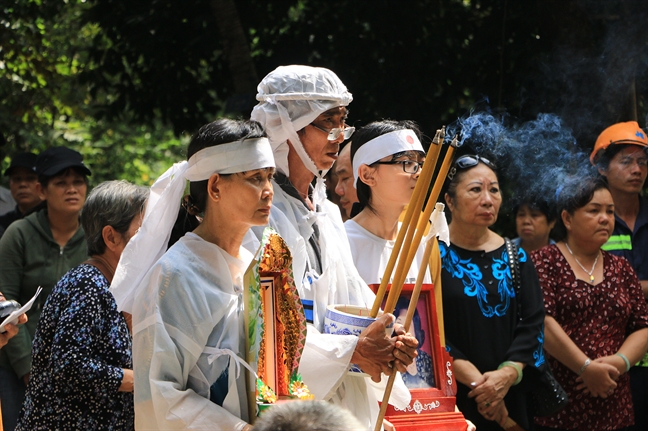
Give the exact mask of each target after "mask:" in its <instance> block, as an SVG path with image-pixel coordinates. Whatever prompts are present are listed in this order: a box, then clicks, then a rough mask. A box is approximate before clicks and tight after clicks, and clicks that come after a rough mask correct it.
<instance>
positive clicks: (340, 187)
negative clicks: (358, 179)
mask: <svg viewBox="0 0 648 431" xmlns="http://www.w3.org/2000/svg"><path fill="white" fill-rule="evenodd" d="M333 170H334V171H335V174H336V175H337V183H336V184H335V194H337V195H338V196H339V197H340V206H342V208H344V211H345V212H346V215H347V217H351V208H352V207H353V204H354V203H355V202H358V194H357V191H356V189H355V186H354V184H353V166H352V165H351V145H350V144H347V146H346V147H345V148H344V149H343V150H342V152H341V153H340V156H339V157H338V159H337V162H335V166H334V168H333Z"/></svg>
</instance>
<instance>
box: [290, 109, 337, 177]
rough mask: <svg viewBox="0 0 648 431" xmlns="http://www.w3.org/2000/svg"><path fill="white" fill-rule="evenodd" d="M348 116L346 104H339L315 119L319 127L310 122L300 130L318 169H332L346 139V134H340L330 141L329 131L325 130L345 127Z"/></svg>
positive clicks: (300, 137)
mask: <svg viewBox="0 0 648 431" xmlns="http://www.w3.org/2000/svg"><path fill="white" fill-rule="evenodd" d="M346 118H347V109H346V108H345V107H344V106H339V107H337V108H333V109H329V110H328V111H326V112H324V113H323V114H320V115H319V116H318V117H317V118H316V119H315V120H313V124H315V125H316V126H317V127H313V126H312V125H310V124H309V125H308V126H306V127H304V128H303V129H302V130H300V131H299V132H298V135H299V139H300V140H301V142H302V145H303V146H304V149H305V150H306V153H308V155H309V156H310V158H311V159H312V160H313V162H314V163H315V166H317V169H320V170H328V169H331V166H333V163H334V162H335V161H336V160H337V158H338V151H339V150H340V144H341V143H342V141H343V140H344V135H343V134H340V136H338V138H337V139H336V140H334V141H329V140H328V132H325V131H324V130H331V129H334V128H337V127H345V126H346V123H345V121H346ZM318 127H319V128H318ZM320 129H324V130H320Z"/></svg>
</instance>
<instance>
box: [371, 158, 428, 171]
mask: <svg viewBox="0 0 648 431" xmlns="http://www.w3.org/2000/svg"><path fill="white" fill-rule="evenodd" d="M399 163H400V164H401V166H402V167H403V172H405V173H406V174H415V173H417V172H418V171H419V169H421V167H422V166H423V163H419V162H415V161H414V160H390V161H389V162H375V163H372V164H373V165H396V164H399Z"/></svg>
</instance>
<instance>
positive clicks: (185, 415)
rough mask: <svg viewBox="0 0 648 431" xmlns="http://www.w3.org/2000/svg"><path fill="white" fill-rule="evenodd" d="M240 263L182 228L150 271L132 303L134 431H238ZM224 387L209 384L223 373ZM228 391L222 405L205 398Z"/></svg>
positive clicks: (243, 411)
mask: <svg viewBox="0 0 648 431" xmlns="http://www.w3.org/2000/svg"><path fill="white" fill-rule="evenodd" d="M241 256H244V258H243V260H240V259H237V258H234V257H232V256H231V255H229V254H228V253H226V252H225V251H224V250H223V249H221V248H220V247H218V246H216V245H215V244H212V243H209V242H207V241H204V240H203V239H201V238H200V237H199V236H197V235H195V234H192V233H188V234H187V235H185V236H184V237H183V238H182V239H180V241H178V243H176V244H175V245H174V246H173V247H171V248H170V249H169V251H168V252H167V253H166V254H165V255H164V256H162V258H161V259H160V260H159V261H158V262H157V263H156V264H155V265H154V266H153V267H152V268H151V270H150V271H149V272H148V274H147V275H146V277H145V278H144V280H143V283H144V284H145V285H146V288H144V289H141V290H139V289H138V292H139V293H138V295H137V296H136V298H135V303H134V304H133V358H134V359H133V362H134V372H135V427H136V429H137V430H179V429H191V430H229V431H231V430H240V429H242V428H243V427H244V426H245V424H246V423H247V420H246V419H247V412H248V410H247V401H246V395H245V381H244V376H245V373H244V372H243V371H244V370H243V369H242V367H241V373H240V377H239V378H238V379H237V378H236V374H237V363H238V360H237V359H236V358H237V357H238V358H241V357H242V356H243V355H242V354H243V352H244V349H245V340H244V332H243V314H242V311H243V300H242V292H243V283H242V277H243V273H244V271H245V270H246V268H247V267H248V265H249V263H250V262H251V260H252V255H251V253H249V252H248V251H247V250H244V249H242V250H241ZM225 371H228V372H229V375H228V376H229V381H227V379H225V381H226V383H225V387H226V388H227V390H225V391H223V390H222V386H221V390H220V391H221V392H223V393H220V394H214V393H212V392H213V391H214V390H213V389H211V386H212V385H213V384H214V382H216V380H217V379H218V378H219V377H220V376H221V375H222V374H223V373H224V372H225ZM224 392H226V393H227V396H226V397H225V400H224V401H223V402H222V404H223V406H220V405H219V404H216V403H215V402H213V401H211V400H210V397H213V396H217V397H218V396H220V398H222V396H223V395H225V394H224Z"/></svg>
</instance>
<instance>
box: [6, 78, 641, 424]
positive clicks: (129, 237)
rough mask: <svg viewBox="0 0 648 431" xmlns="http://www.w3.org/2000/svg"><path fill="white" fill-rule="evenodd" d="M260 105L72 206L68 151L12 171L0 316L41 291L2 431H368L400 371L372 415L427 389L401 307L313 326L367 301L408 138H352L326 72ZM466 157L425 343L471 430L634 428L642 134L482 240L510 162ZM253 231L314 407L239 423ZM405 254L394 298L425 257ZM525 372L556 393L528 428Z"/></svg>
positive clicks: (450, 186)
mask: <svg viewBox="0 0 648 431" xmlns="http://www.w3.org/2000/svg"><path fill="white" fill-rule="evenodd" d="M257 100H258V104H257V105H256V106H255V108H254V109H253V111H252V113H251V117H250V119H249V120H231V119H219V120H216V121H213V122H211V123H209V124H206V125H204V126H203V127H201V128H200V130H199V131H198V132H196V133H195V134H194V135H193V137H192V139H191V142H190V143H189V146H188V150H187V160H186V161H182V162H178V163H176V164H175V165H173V166H172V167H171V168H169V170H168V171H167V172H165V173H164V174H163V175H162V176H161V177H160V178H159V179H158V180H157V181H156V182H155V183H154V184H153V186H152V187H151V188H150V189H149V188H145V187H141V186H135V185H133V184H130V183H128V182H126V181H108V182H104V183H101V184H99V185H96V187H94V188H93V189H92V191H91V192H90V193H89V194H87V191H88V189H89V180H88V178H89V177H90V176H91V171H90V169H89V168H88V167H87V166H86V164H85V163H84V161H83V158H82V156H81V154H79V153H78V152H76V151H74V150H71V149H69V148H65V147H52V148H50V149H48V150H45V151H43V152H41V153H40V154H38V155H35V154H31V153H19V154H16V155H14V156H13V157H12V158H11V163H10V165H9V167H8V168H7V169H6V171H5V172H4V175H5V176H7V177H8V178H9V188H10V193H11V197H12V198H13V201H14V202H15V204H14V205H15V206H14V207H13V208H11V207H9V208H7V207H5V210H4V211H3V214H0V292H2V294H1V295H0V301H6V300H15V301H17V302H19V303H20V304H25V303H27V302H28V301H30V299H32V297H34V295H36V292H37V289H38V288H39V287H40V288H42V291H41V292H40V294H39V295H38V296H37V297H36V299H35V301H34V303H33V305H32V306H31V308H30V309H29V310H28V311H27V312H26V314H24V315H21V316H19V317H18V318H17V319H16V320H15V322H14V324H9V325H7V326H6V332H4V333H0V409H1V410H2V422H1V424H2V426H3V427H4V429H5V430H14V429H15V430H36V429H43V430H50V429H97V430H99V429H106V430H129V429H138V430H163V429H164V430H171V429H178V430H180V429H211V430H234V431H241V430H244V431H250V430H270V429H285V430H289V429H331V430H333V429H336V430H346V429H348V430H352V429H354V430H367V429H373V428H374V425H375V423H376V421H377V419H378V416H379V413H378V411H379V401H380V400H382V395H383V393H384V391H385V384H386V380H387V376H390V375H391V374H392V373H394V372H397V378H396V383H395V385H394V389H393V390H392V392H391V397H390V398H389V403H390V404H392V405H394V406H395V407H397V408H400V409H403V408H405V407H406V406H407V405H408V404H409V402H410V392H409V391H408V389H414V388H416V389H420V388H434V387H436V385H437V384H438V381H439V378H440V376H435V375H434V366H433V363H432V361H433V358H431V357H430V355H429V354H428V353H426V351H425V350H424V349H422V346H423V343H424V340H425V339H426V337H430V336H431V334H426V332H425V331H426V329H427V328H424V327H423V325H422V324H421V316H419V313H418V312H417V313H416V314H415V315H414V319H413V324H412V325H411V327H409V328H404V327H403V326H402V323H404V319H403V317H404V314H405V310H406V308H407V307H406V305H407V304H406V301H405V302H404V301H399V303H398V305H397V307H396V311H395V315H391V314H384V315H382V316H381V317H379V318H377V319H376V320H375V321H374V322H373V323H371V325H369V327H368V328H366V330H365V331H364V332H363V333H362V334H361V335H360V336H359V337H358V336H355V335H339V334H327V333H325V332H324V318H325V312H326V308H327V307H328V306H329V305H334V304H348V305H355V306H363V307H371V305H372V304H373V303H374V300H375V295H374V293H373V291H372V289H371V288H370V287H369V286H370V285H375V284H379V283H380V282H381V277H382V276H383V273H384V272H385V267H386V266H387V262H388V260H389V257H390V254H391V251H392V249H393V248H394V243H395V239H396V237H397V234H398V231H399V229H400V227H401V222H400V221H399V220H400V218H401V215H402V213H403V211H404V210H405V208H406V206H407V205H408V203H409V200H410V198H411V196H412V193H413V190H414V187H415V186H416V184H417V181H418V179H419V175H420V173H421V168H422V167H423V163H424V161H425V157H426V151H425V147H426V145H425V142H424V141H425V139H426V138H425V137H424V134H423V133H422V132H421V131H420V130H419V129H418V127H417V125H416V124H414V123H413V122H411V121H392V120H381V121H375V122H372V123H369V124H367V125H366V126H364V127H362V128H360V129H359V130H358V131H355V129H354V128H353V127H351V126H348V125H347V116H348V108H347V107H348V105H349V104H350V103H351V101H352V100H353V98H352V95H351V93H350V92H349V91H348V90H347V88H346V86H345V85H344V84H343V83H342V82H341V81H340V79H339V78H338V77H337V76H336V75H335V74H334V73H333V72H332V71H330V70H328V69H323V68H315V67H309V66H284V67H279V68H277V69H276V70H274V71H272V72H271V73H269V74H268V75H267V76H266V77H265V78H264V79H263V80H262V81H261V83H260V84H259V86H258V94H257ZM467 144H468V145H467V147H468V146H469V144H470V143H469V142H468V143H467ZM341 146H342V149H341V148H340V147H341ZM462 153H463V154H462V155H461V156H460V157H457V158H456V160H454V161H453V162H452V166H451V169H450V170H449V173H448V175H447V178H442V179H441V181H443V182H444V187H443V193H442V200H443V202H444V203H445V205H446V214H447V217H448V219H449V225H448V228H449V238H450V242H449V243H448V244H446V243H444V242H442V241H440V243H439V248H440V255H441V279H442V283H441V285H442V298H443V301H442V306H443V309H444V312H443V316H444V322H443V324H444V326H443V327H444V329H445V340H446V346H444V347H445V348H446V349H447V350H448V352H449V353H450V355H451V356H452V357H453V360H454V365H453V367H454V373H455V376H456V379H457V382H458V391H457V395H456V404H457V407H458V409H459V410H460V411H461V412H462V413H463V415H464V416H465V418H466V420H467V422H468V424H467V425H466V426H467V428H468V429H469V430H474V429H475V428H476V429H477V430H498V429H502V428H503V427H510V426H511V423H514V424H516V425H517V426H518V427H521V428H522V429H524V430H533V429H537V430H541V431H545V430H633V431H634V430H645V429H648V418H647V417H646V415H647V412H648V409H646V408H645V407H646V405H647V404H648V358H645V357H644V356H645V355H646V351H647V350H648V308H647V306H646V298H648V254H647V250H648V248H647V247H648V238H647V236H648V200H646V198H644V197H643V196H642V190H643V187H644V182H645V180H646V177H647V176H648V138H646V134H645V132H644V131H643V130H642V129H641V128H640V127H639V125H638V124H637V123H636V122H627V123H619V124H615V125H611V126H610V127H608V128H606V129H605V130H604V131H603V132H602V133H601V135H600V136H599V139H598V140H597V141H596V143H595V144H594V145H593V151H592V154H591V158H590V162H591V164H592V165H594V166H595V168H596V169H595V170H594V169H593V174H592V175H591V176H587V177H572V178H567V179H565V181H564V184H561V186H560V187H559V188H557V190H556V191H555V196H546V195H545V196H538V195H528V196H525V198H524V199H521V200H520V201H519V202H517V203H516V204H515V206H514V219H512V220H511V221H512V222H514V223H515V227H516V229H517V234H518V237H517V238H514V239H513V240H508V239H507V238H505V237H504V236H503V235H501V234H500V233H499V232H497V231H496V230H495V228H494V225H495V222H496V221H497V219H498V217H499V215H500V207H501V206H502V204H503V193H502V184H501V183H500V178H501V173H502V172H503V171H505V170H506V169H507V167H506V166H498V163H497V160H493V159H492V158H491V157H490V156H489V155H486V154H477V153H475V151H470V150H466V151H463V152H462ZM594 171H596V172H594ZM187 184H188V191H189V193H188V194H186V193H185V191H186V190H187ZM327 194H328V197H329V198H331V199H327ZM86 195H87V196H86ZM0 198H2V202H3V203H4V202H5V201H7V200H9V199H8V198H7V197H6V196H4V195H2V196H0ZM332 201H333V202H335V203H333V202H332ZM267 226H270V227H272V228H274V230H275V231H276V232H277V233H278V234H279V235H280V236H281V237H282V238H283V239H284V241H285V242H286V244H287V245H288V248H289V251H290V253H291V255H292V258H293V262H292V265H293V267H292V270H293V274H294V278H295V285H296V288H297V292H298V294H299V297H300V300H301V301H302V303H303V305H304V307H305V308H309V309H312V315H311V314H309V317H308V325H307V334H306V339H305V347H304V350H303V354H302V357H301V361H300V364H299V373H300V375H301V376H302V379H303V381H304V383H305V384H306V385H307V386H308V388H309V390H310V391H311V393H312V394H313V395H314V397H315V399H316V400H318V401H315V402H305V401H304V402H294V403H286V404H283V405H278V406H276V407H273V408H271V409H270V410H269V412H268V413H264V414H262V415H261V418H260V419H259V421H257V423H256V425H254V424H253V423H254V420H253V418H251V417H249V414H248V413H249V411H250V410H249V408H248V405H247V404H248V396H247V393H246V380H245V375H246V374H245V373H244V372H242V369H244V368H245V367H249V365H248V364H247V363H246V362H245V349H246V347H245V337H246V334H245V330H244V321H245V311H246V305H245V301H244V299H243V298H244V297H243V291H244V290H245V282H244V277H243V275H244V273H245V271H246V269H247V268H248V267H249V266H250V263H251V261H252V259H253V256H254V253H255V252H256V250H257V248H258V246H259V243H260V241H261V239H262V236H263V231H264V229H265V227H267ZM424 247H425V246H424V245H422V246H421V248H420V250H418V253H417V254H416V259H414V262H413V264H412V267H411V268H410V270H409V272H408V274H407V276H406V279H407V280H406V282H410V283H411V282H413V281H414V280H415V278H416V275H417V274H418V272H419V268H420V267H421V266H422V265H423V266H424V265H427V262H424V261H423V254H424ZM516 273H517V274H518V275H517V276H516ZM424 282H425V283H428V284H429V283H431V282H432V277H431V275H430V273H429V272H428V273H427V274H426V276H425V280H424ZM403 302H404V303H403ZM392 323H395V324H394V332H393V335H392V336H388V335H387V332H386V328H387V327H389V326H391V324H392ZM351 364H354V365H356V366H357V367H359V368H360V369H361V370H362V371H363V372H364V373H365V374H366V375H368V377H365V376H364V375H363V374H361V373H350V372H348V370H349V368H350V366H351ZM545 369H547V370H548V369H551V370H552V371H553V375H554V376H555V378H556V380H557V382H558V383H559V384H560V385H561V386H562V387H563V388H564V389H565V391H566V393H567V394H568V398H569V401H568V403H567V405H566V406H565V407H564V408H562V409H561V410H558V411H556V412H554V413H553V414H551V415H549V416H539V415H538V414H537V411H536V407H537V406H535V405H534V402H533V401H532V400H533V398H532V393H533V391H534V386H535V383H534V380H533V376H534V375H537V374H538V370H545ZM534 373H535V374H534ZM401 376H402V378H401ZM316 427H317V428H316ZM383 427H384V429H385V430H393V429H395V428H394V426H393V425H392V424H390V423H389V422H387V421H384V423H383Z"/></svg>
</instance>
